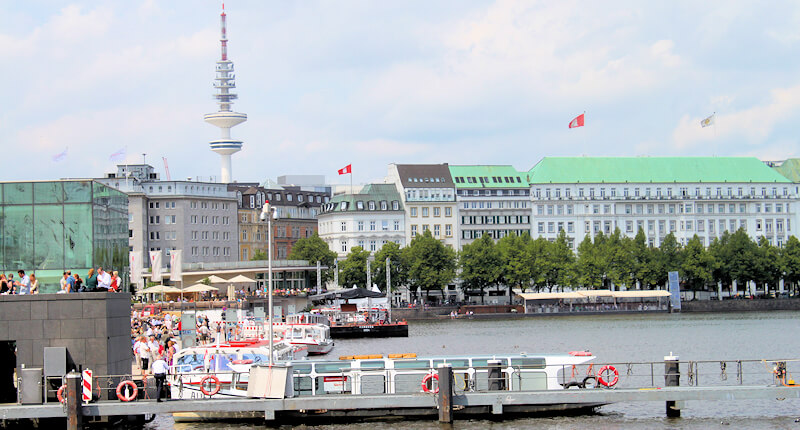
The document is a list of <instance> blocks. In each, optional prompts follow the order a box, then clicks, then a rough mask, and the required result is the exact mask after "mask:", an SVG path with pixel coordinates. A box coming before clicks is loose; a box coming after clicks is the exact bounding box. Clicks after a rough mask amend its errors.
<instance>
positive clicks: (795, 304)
mask: <svg viewBox="0 0 800 430" xmlns="http://www.w3.org/2000/svg"><path fill="white" fill-rule="evenodd" d="M796 310H800V299H796V298H792V299H753V300H749V299H741V300H722V301H720V300H693V301H689V302H682V303H681V312H751V311H796Z"/></svg>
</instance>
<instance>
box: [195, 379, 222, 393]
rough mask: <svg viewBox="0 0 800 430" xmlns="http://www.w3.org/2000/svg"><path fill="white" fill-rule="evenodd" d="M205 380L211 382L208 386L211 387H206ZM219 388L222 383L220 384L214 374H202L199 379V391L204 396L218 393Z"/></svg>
mask: <svg viewBox="0 0 800 430" xmlns="http://www.w3.org/2000/svg"><path fill="white" fill-rule="evenodd" d="M206 382H210V383H211V384H213V385H212V386H211V387H210V388H211V389H208V388H206ZM220 388H222V384H220V382H219V379H218V378H217V377H216V376H214V375H208V376H204V377H203V379H201V380H200V391H202V392H203V394H205V395H206V396H213V395H214V394H217V393H219V389H220Z"/></svg>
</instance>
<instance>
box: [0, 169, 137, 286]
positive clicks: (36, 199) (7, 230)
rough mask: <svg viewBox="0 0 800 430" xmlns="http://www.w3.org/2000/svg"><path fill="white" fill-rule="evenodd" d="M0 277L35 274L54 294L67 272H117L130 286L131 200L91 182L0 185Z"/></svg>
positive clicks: (111, 189)
mask: <svg viewBox="0 0 800 430" xmlns="http://www.w3.org/2000/svg"><path fill="white" fill-rule="evenodd" d="M0 232H2V234H0V272H2V273H5V274H9V273H12V274H14V278H15V279H16V278H18V275H17V271H18V270H20V269H22V270H25V273H26V274H30V273H35V274H36V278H37V279H38V280H39V290H40V292H41V293H54V292H56V291H57V290H58V289H59V280H60V278H61V277H62V274H63V272H64V271H65V270H71V271H72V272H73V273H78V274H80V275H81V277H82V278H85V275H86V273H87V272H88V270H89V268H92V267H94V268H95V269H96V268H97V267H103V268H104V269H105V270H107V271H115V270H116V271H119V273H120V277H121V278H122V279H123V282H124V283H125V284H126V285H127V273H128V198H127V195H126V194H125V193H123V192H121V191H118V190H116V189H114V188H110V187H108V186H106V185H103V184H101V183H99V182H96V181H93V180H60V181H39V182H3V183H0Z"/></svg>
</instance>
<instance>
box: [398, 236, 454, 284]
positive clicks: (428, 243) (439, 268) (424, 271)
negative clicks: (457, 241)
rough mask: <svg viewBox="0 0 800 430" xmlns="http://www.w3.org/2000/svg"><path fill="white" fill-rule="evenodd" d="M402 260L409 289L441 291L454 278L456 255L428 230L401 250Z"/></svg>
mask: <svg viewBox="0 0 800 430" xmlns="http://www.w3.org/2000/svg"><path fill="white" fill-rule="evenodd" d="M402 259H403V261H405V262H406V267H407V268H408V272H407V273H408V282H409V285H410V286H411V287H415V288H416V287H418V288H421V289H422V290H424V291H425V292H426V294H428V293H430V291H431V290H442V289H443V288H444V287H445V286H446V285H447V284H449V283H450V282H451V281H452V280H453V279H454V278H455V276H456V253H455V251H453V250H452V249H451V248H449V247H447V246H445V245H444V244H442V242H440V241H438V240H436V239H434V238H433V236H432V235H431V232H430V230H426V231H425V232H424V233H423V234H420V235H417V237H415V238H414V239H412V240H411V243H409V244H408V246H407V247H405V248H403V252H402Z"/></svg>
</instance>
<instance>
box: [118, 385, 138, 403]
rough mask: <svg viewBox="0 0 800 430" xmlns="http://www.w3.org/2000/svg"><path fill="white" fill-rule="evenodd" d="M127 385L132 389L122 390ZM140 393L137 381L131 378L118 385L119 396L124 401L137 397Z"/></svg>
mask: <svg viewBox="0 0 800 430" xmlns="http://www.w3.org/2000/svg"><path fill="white" fill-rule="evenodd" d="M125 387H130V389H128V390H125V391H122V390H123V388H125ZM138 394H139V387H137V386H136V383H135V382H133V381H131V380H127V381H122V382H120V383H119V385H117V398H118V399H120V400H121V401H123V402H130V401H131V400H133V399H135V398H136V396H137V395H138Z"/></svg>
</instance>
